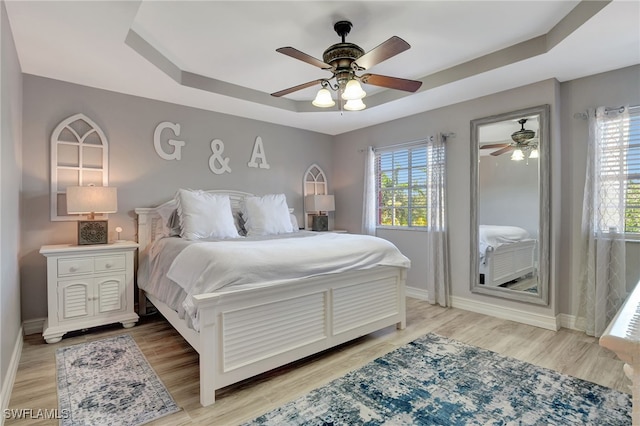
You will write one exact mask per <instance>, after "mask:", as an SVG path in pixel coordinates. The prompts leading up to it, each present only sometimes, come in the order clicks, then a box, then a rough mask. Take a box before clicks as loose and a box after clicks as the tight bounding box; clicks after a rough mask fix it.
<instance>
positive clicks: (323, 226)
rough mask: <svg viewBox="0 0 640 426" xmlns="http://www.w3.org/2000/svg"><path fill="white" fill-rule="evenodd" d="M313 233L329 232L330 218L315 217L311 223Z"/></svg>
mask: <svg viewBox="0 0 640 426" xmlns="http://www.w3.org/2000/svg"><path fill="white" fill-rule="evenodd" d="M311 230H312V231H328V230H329V216H320V215H317V216H313V219H312V221H311Z"/></svg>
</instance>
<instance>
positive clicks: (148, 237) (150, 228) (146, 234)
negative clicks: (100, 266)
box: [135, 189, 291, 251]
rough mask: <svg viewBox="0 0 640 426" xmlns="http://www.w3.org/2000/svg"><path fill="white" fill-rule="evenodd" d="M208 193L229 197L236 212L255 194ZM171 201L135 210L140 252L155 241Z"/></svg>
mask: <svg viewBox="0 0 640 426" xmlns="http://www.w3.org/2000/svg"><path fill="white" fill-rule="evenodd" d="M206 192H208V193H211V194H227V195H229V199H230V200H231V209H232V210H234V211H236V210H239V209H240V202H241V201H242V200H243V199H244V197H251V196H253V194H251V193H249V192H243V191H233V190H226V189H223V190H220V189H213V190H210V191H206ZM171 201H172V200H169V201H167V202H165V203H162V204H160V205H158V206H156V207H139V208H136V209H135V212H136V214H137V215H138V244H139V245H140V251H142V250H144V249H145V248H146V247H147V246H148V245H149V244H151V243H152V242H153V241H154V238H155V229H156V224H157V221H158V220H160V215H159V214H158V209H159V208H160V207H163V206H165V205H167V204H169V203H170V202H171ZM289 210H291V209H289Z"/></svg>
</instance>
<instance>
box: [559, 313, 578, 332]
mask: <svg viewBox="0 0 640 426" xmlns="http://www.w3.org/2000/svg"><path fill="white" fill-rule="evenodd" d="M558 323H559V324H560V327H562V328H568V329H569V330H578V331H584V330H581V329H580V328H578V326H576V316H575V315H569V314H558Z"/></svg>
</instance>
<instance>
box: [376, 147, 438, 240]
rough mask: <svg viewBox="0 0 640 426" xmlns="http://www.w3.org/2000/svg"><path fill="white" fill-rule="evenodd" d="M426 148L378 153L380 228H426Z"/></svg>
mask: <svg viewBox="0 0 640 426" xmlns="http://www.w3.org/2000/svg"><path fill="white" fill-rule="evenodd" d="M427 151H428V150H427V145H426V144H420V145H415V146H412V147H408V148H403V149H393V150H377V151H376V193H377V194H378V200H377V205H378V215H377V225H378V226H390V227H426V226H427V193H428V187H427V163H428V158H427V157H428V152H427Z"/></svg>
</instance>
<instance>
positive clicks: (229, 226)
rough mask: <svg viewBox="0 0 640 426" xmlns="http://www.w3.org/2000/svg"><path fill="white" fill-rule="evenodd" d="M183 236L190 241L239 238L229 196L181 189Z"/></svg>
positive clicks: (179, 211)
mask: <svg viewBox="0 0 640 426" xmlns="http://www.w3.org/2000/svg"><path fill="white" fill-rule="evenodd" d="M176 199H177V200H178V216H179V217H180V236H181V237H182V238H184V239H186V240H199V239H202V238H238V237H239V236H240V235H238V230H237V229H236V226H235V222H234V220H233V214H232V212H231V201H230V200H229V196H228V195H222V194H211V193H208V192H205V191H200V190H196V191H192V190H188V189H179V190H178V194H177V195H176Z"/></svg>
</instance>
